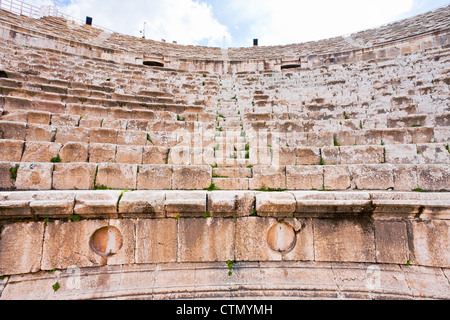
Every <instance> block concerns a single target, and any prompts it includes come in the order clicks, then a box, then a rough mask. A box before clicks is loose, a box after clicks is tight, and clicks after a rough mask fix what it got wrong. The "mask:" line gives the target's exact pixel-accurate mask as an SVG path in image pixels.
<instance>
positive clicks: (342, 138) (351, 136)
mask: <svg viewBox="0 0 450 320" xmlns="http://www.w3.org/2000/svg"><path fill="white" fill-rule="evenodd" d="M333 139H334V140H333V145H334V142H337V143H338V144H339V145H341V146H353V145H355V144H356V135H355V131H339V132H336V133H335V135H334V138H333ZM363 144H365V143H363Z"/></svg>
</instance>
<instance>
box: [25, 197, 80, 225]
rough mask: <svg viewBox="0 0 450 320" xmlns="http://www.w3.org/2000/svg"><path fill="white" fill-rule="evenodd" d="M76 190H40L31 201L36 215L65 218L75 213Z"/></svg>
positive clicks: (31, 206)
mask: <svg viewBox="0 0 450 320" xmlns="http://www.w3.org/2000/svg"><path fill="white" fill-rule="evenodd" d="M74 203H75V193H74V192H70V191H69V192H64V191H61V192H48V191H39V192H36V195H35V196H34V197H33V199H32V200H31V201H30V208H31V210H32V212H33V214H34V215H36V216H38V217H40V218H57V219H61V218H65V217H71V216H72V215H73V207H74Z"/></svg>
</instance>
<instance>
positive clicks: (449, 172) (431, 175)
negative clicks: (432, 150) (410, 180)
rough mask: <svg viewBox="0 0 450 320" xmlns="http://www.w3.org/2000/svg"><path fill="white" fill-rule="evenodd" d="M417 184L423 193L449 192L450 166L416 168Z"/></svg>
mask: <svg viewBox="0 0 450 320" xmlns="http://www.w3.org/2000/svg"><path fill="white" fill-rule="evenodd" d="M417 180H418V181H417V184H418V185H419V188H422V189H423V190H425V191H441V190H445V191H449V190H450V166H449V165H448V164H442V165H439V164H424V165H418V166H417Z"/></svg>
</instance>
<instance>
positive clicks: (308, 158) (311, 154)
mask: <svg viewBox="0 0 450 320" xmlns="http://www.w3.org/2000/svg"><path fill="white" fill-rule="evenodd" d="M295 157H296V161H295V163H294V164H296V165H315V164H319V162H320V158H321V157H320V149H319V148H306V147H302V148H300V147H298V148H295Z"/></svg>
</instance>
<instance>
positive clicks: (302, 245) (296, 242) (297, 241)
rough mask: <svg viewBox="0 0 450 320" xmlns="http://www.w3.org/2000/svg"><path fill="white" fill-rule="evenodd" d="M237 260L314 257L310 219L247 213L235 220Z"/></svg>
mask: <svg viewBox="0 0 450 320" xmlns="http://www.w3.org/2000/svg"><path fill="white" fill-rule="evenodd" d="M235 239H236V240H235V242H236V244H235V259H236V260H237V261H281V260H292V261H299V260H301V261H307V260H313V259H314V251H313V233H312V223H311V221H310V220H306V219H302V220H297V219H285V220H284V221H283V222H277V220H276V219H275V218H269V217H246V218H239V219H237V221H236V236H235Z"/></svg>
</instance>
